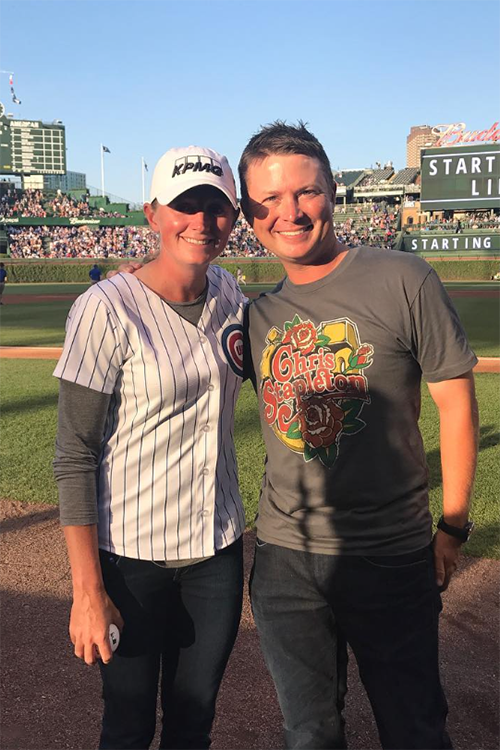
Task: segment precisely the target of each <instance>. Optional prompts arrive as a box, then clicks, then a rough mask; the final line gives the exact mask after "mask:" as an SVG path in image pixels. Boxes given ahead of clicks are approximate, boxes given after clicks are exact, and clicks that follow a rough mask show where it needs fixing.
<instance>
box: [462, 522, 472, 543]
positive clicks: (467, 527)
mask: <svg viewBox="0 0 500 750" xmlns="http://www.w3.org/2000/svg"><path fill="white" fill-rule="evenodd" d="M464 531H466V532H467V539H468V538H469V537H470V535H471V534H472V532H473V531H474V521H469V522H468V523H466V524H465V526H464Z"/></svg>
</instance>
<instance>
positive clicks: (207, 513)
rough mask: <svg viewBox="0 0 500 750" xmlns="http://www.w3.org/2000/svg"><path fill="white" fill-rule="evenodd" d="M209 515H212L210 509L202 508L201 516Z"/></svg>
mask: <svg viewBox="0 0 500 750" xmlns="http://www.w3.org/2000/svg"><path fill="white" fill-rule="evenodd" d="M209 515H210V511H209V510H202V511H201V513H200V516H203V517H205V518H206V516H209Z"/></svg>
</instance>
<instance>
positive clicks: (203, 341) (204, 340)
mask: <svg viewBox="0 0 500 750" xmlns="http://www.w3.org/2000/svg"><path fill="white" fill-rule="evenodd" d="M206 343H207V340H206V338H205V336H200V344H206Z"/></svg>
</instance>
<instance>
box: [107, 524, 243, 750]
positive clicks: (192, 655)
mask: <svg viewBox="0 0 500 750" xmlns="http://www.w3.org/2000/svg"><path fill="white" fill-rule="evenodd" d="M101 567H102V570H103V576H104V584H105V587H106V591H107V592H108V595H109V596H110V598H111V599H112V601H113V602H114V603H115V605H116V606H117V607H118V609H119V610H120V612H121V615H122V617H123V620H124V623H125V626H124V629H123V633H122V637H121V640H120V645H119V647H118V650H117V651H116V653H115V655H114V657H113V660H112V661H111V663H110V664H108V665H104V664H102V662H101V663H100V667H101V675H102V680H103V698H104V716H103V724H102V733H101V741H100V745H99V747H100V748H101V750H108V749H109V750H111V749H112V750H118V749H120V750H125V748H139V749H140V750H145V748H148V747H149V745H150V744H151V741H152V739H153V737H154V734H155V726H156V703H157V694H158V681H159V676H160V665H161V706H162V711H163V727H162V733H161V740H160V748H208V747H209V746H210V730H211V727H212V722H213V718H214V712H215V701H216V698H217V692H218V690H219V686H220V683H221V680H222V675H223V673H224V669H225V667H226V664H227V660H228V658H229V655H230V653H231V650H232V648H233V645H234V641H235V639H236V633H237V631H238V625H239V621H240V616H241V604H242V591H243V544H242V538H240V539H239V540H238V541H236V542H234V543H233V544H232V545H230V546H229V547H227V548H225V549H224V550H221V551H220V552H218V553H217V554H216V555H215V556H214V557H212V558H210V559H209V560H205V561H203V562H200V563H197V564H195V565H190V566H188V567H183V568H165V567H164V566H162V565H161V564H158V563H154V562H149V561H145V560H133V559H131V558H125V557H118V556H117V555H113V554H110V553H108V552H103V551H101Z"/></svg>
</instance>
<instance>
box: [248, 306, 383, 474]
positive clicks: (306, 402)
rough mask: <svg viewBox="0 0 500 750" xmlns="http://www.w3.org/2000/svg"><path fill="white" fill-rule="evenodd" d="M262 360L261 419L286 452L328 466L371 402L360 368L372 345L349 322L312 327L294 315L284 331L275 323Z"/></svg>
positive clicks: (356, 429)
mask: <svg viewBox="0 0 500 750" xmlns="http://www.w3.org/2000/svg"><path fill="white" fill-rule="evenodd" d="M266 344H267V346H266V348H265V349H264V351H263V353H262V360H261V364H260V375H261V390H262V397H263V400H264V418H265V420H266V422H267V423H268V424H269V425H270V427H271V428H272V430H273V431H274V433H275V435H276V437H277V438H279V439H280V440H281V441H282V442H283V443H284V444H285V445H286V446H287V448H289V449H290V450H292V451H294V452H295V453H302V455H303V456H304V460H305V461H312V460H313V459H314V458H318V459H319V460H320V461H321V463H322V464H324V465H325V466H327V467H329V468H331V467H332V466H333V465H334V463H335V461H336V459H337V456H338V455H339V451H340V450H341V444H342V442H343V440H344V438H346V437H349V436H350V435H355V434H356V433H357V432H360V430H362V429H363V428H364V427H365V426H366V422H364V421H363V420H362V419H361V417H360V414H361V413H362V411H363V407H364V405H365V404H367V403H370V395H369V390H368V380H367V378H366V375H365V374H364V371H365V370H366V368H367V367H369V366H370V365H371V364H372V357H373V346H372V345H371V344H362V343H361V341H360V337H359V332H358V328H357V326H356V324H355V323H353V322H352V320H349V319H348V318H341V319H338V320H330V321H327V322H322V323H320V324H319V325H318V326H315V325H314V323H312V322H311V321H310V320H301V319H300V317H299V316H298V315H295V317H294V319H293V320H292V321H287V322H285V325H284V330H283V331H282V330H280V329H279V328H276V327H275V326H273V328H271V329H270V331H269V332H268V334H267V336H266Z"/></svg>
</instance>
